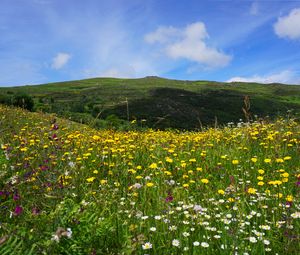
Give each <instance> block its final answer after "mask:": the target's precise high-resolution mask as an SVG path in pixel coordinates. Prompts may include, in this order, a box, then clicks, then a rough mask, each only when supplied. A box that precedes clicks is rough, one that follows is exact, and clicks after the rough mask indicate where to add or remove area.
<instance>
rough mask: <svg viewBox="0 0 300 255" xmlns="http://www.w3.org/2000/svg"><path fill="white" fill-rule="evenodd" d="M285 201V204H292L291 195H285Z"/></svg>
mask: <svg viewBox="0 0 300 255" xmlns="http://www.w3.org/2000/svg"><path fill="white" fill-rule="evenodd" d="M285 200H286V201H287V202H293V196H292V195H287V196H286V198H285Z"/></svg>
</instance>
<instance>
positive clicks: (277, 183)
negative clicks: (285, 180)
mask: <svg viewBox="0 0 300 255" xmlns="http://www.w3.org/2000/svg"><path fill="white" fill-rule="evenodd" d="M268 184H270V185H274V186H275V185H281V184H282V181H279V180H276V181H269V182H268Z"/></svg>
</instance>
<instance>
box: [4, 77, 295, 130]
mask: <svg viewBox="0 0 300 255" xmlns="http://www.w3.org/2000/svg"><path fill="white" fill-rule="evenodd" d="M18 93H22V94H26V95H27V96H29V97H31V98H32V99H33V101H34V107H33V110H35V111H42V112H50V113H56V114H58V115H59V116H62V117H64V118H69V119H71V120H73V121H77V122H80V123H85V124H89V125H90V126H92V127H94V128H115V129H121V130H127V129H128V127H129V126H130V122H131V121H134V120H135V121H137V125H138V126H142V127H145V126H146V127H150V128H154V129H167V128H176V129H181V130H196V129H198V130H199V129H201V128H202V127H203V126H215V124H216V123H217V124H218V125H224V124H227V123H228V122H232V121H233V122H238V121H239V119H242V118H244V113H243V112H242V110H241V109H242V107H243V100H244V98H245V96H248V97H249V98H250V103H251V112H252V115H251V118H252V119H255V116H254V115H257V117H258V118H265V117H266V116H269V117H270V118H271V119H274V118H276V117H277V116H280V115H285V114H286V112H287V111H289V110H293V111H294V113H299V112H300V87H299V86H293V85H289V86H286V85H282V84H268V85H266V84H257V83H219V82H209V81H179V80H169V79H163V78H159V77H146V78H142V79H113V78H95V79H87V80H80V81H69V82H61V83H52V84H44V85H39V86H22V87H13V88H0V103H1V102H2V103H7V102H11V99H9V100H6V99H7V98H11V97H14V95H16V94H18ZM1 98H2V100H1ZM9 104H10V103H9ZM15 105H16V104H15ZM18 106H22V101H21V104H19V105H18ZM25 108H27V107H26V106H25ZM27 109H28V108H27ZM30 110H31V109H30ZM142 120H143V121H142Z"/></svg>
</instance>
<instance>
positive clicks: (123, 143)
mask: <svg viewBox="0 0 300 255" xmlns="http://www.w3.org/2000/svg"><path fill="white" fill-rule="evenodd" d="M244 110H245V111H246V112H247V111H248V108H247V104H245V107H244ZM0 116H1V117H0V118H1V119H0V132H1V138H0V139H1V142H0V143H1V151H0V162H1V163H0V219H1V222H0V254H2V255H4V254H15V255H17V254H156V255H159V254H295V255H296V254H299V250H300V246H299V244H300V242H299V241H300V240H299V239H300V236H299V233H300V203H299V201H300V200H299V194H300V193H299V187H300V162H299V149H300V148H299V145H300V125H299V123H298V122H296V121H295V120H294V119H291V118H285V119H278V120H276V121H274V122H267V121H260V122H251V123H239V127H237V126H235V125H234V126H232V127H224V128H206V129H204V130H203V131H202V132H191V131H189V132H187V131H186V132H178V131H175V130H173V131H154V130H151V129H149V130H147V131H144V132H139V131H130V132H121V131H115V130H95V129H92V128H90V127H88V126H85V125H80V124H76V123H74V122H70V121H67V120H63V119H60V118H57V117H56V116H55V115H46V114H41V113H30V112H27V111H24V110H22V109H17V108H9V107H6V106H0ZM131 125H135V123H134V121H133V123H131Z"/></svg>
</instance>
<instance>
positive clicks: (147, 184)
mask: <svg viewBox="0 0 300 255" xmlns="http://www.w3.org/2000/svg"><path fill="white" fill-rule="evenodd" d="M146 186H147V187H153V186H154V183H153V182H147V183H146Z"/></svg>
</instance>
